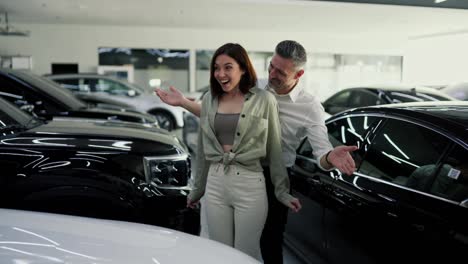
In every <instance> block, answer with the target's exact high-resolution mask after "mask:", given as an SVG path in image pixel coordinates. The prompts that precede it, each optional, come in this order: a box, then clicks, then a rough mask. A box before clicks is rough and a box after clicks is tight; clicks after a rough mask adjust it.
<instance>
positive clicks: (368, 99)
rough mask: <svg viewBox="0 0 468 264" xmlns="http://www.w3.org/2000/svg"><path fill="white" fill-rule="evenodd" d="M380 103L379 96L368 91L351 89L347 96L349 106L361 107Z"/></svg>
mask: <svg viewBox="0 0 468 264" xmlns="http://www.w3.org/2000/svg"><path fill="white" fill-rule="evenodd" d="M377 104H380V99H379V97H378V96H377V95H376V94H374V93H372V92H369V91H353V93H352V95H351V97H350V98H349V107H361V106H369V105H377Z"/></svg>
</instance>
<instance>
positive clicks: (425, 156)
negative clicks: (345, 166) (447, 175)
mask: <svg viewBox="0 0 468 264" xmlns="http://www.w3.org/2000/svg"><path fill="white" fill-rule="evenodd" d="M448 143H449V140H448V139H447V138H446V137H444V136H442V135H440V134H438V133H436V132H434V131H432V130H430V129H428V128H426V127H423V126H419V125H416V124H413V123H410V122H406V121H403V120H397V119H388V120H387V121H386V122H385V124H384V126H383V127H382V128H381V129H380V130H379V131H378V134H377V135H376V136H375V138H374V139H373V140H372V144H371V145H370V147H369V150H368V153H367V154H366V157H365V160H364V161H363V162H362V164H361V167H360V168H359V170H358V171H359V172H360V173H362V174H365V175H368V176H371V177H375V178H380V179H382V180H386V181H390V182H393V183H396V184H399V185H403V186H408V187H411V188H414V189H418V190H421V191H426V187H425V186H423V185H422V184H421V183H415V182H414V180H413V178H414V177H415V175H414V174H413V172H415V170H417V169H418V168H421V167H423V166H427V165H431V166H434V165H436V164H437V163H438V161H439V160H440V158H441V156H442V153H443V151H444V149H445V148H446V146H447V145H448ZM432 171H433V170H432Z"/></svg>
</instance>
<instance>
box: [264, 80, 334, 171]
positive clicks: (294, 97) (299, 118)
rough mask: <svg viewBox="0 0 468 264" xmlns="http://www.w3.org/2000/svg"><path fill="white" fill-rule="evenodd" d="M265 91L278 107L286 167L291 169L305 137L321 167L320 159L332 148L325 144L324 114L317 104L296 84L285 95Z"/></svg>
mask: <svg viewBox="0 0 468 264" xmlns="http://www.w3.org/2000/svg"><path fill="white" fill-rule="evenodd" d="M266 89H267V90H268V91H270V92H271V93H272V94H274V95H275V97H276V100H277V101H278V106H279V119H280V123H281V144H282V150H283V161H284V164H285V166H287V167H291V166H293V165H294V161H295V159H296V149H297V148H298V147H299V144H300V143H301V141H302V139H303V138H304V137H307V138H308V140H309V143H310V145H311V146H312V149H313V155H314V157H315V158H316V159H317V162H318V166H319V167H320V168H321V169H323V168H322V167H321V166H320V159H321V158H322V156H323V155H325V154H326V153H327V152H328V151H330V150H332V149H333V146H332V145H331V144H330V141H329V140H328V133H327V127H326V126H325V122H324V121H325V111H324V110H323V106H322V104H321V103H320V101H319V100H318V99H317V98H316V97H315V96H313V95H311V94H309V93H307V92H306V91H305V90H304V88H303V87H302V85H301V82H299V83H298V84H297V85H296V87H294V89H292V91H291V92H289V93H288V94H284V95H283V94H277V93H276V92H275V90H274V89H273V88H271V87H268V85H267V86H266Z"/></svg>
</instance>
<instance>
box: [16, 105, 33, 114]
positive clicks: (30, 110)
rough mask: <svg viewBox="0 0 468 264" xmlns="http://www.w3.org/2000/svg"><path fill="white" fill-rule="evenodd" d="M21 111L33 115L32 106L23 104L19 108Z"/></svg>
mask: <svg viewBox="0 0 468 264" xmlns="http://www.w3.org/2000/svg"><path fill="white" fill-rule="evenodd" d="M19 108H20V109H21V110H23V111H25V112H27V113H30V114H32V113H34V105H33V104H24V105H22V106H20V107H19Z"/></svg>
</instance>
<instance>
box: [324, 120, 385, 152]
mask: <svg viewBox="0 0 468 264" xmlns="http://www.w3.org/2000/svg"><path fill="white" fill-rule="evenodd" d="M377 120H379V118H378V117H374V116H353V117H346V118H342V119H339V120H336V121H333V122H330V123H329V124H328V125H327V128H328V135H329V139H330V142H331V143H332V145H333V146H334V147H336V146H340V145H348V146H351V145H354V146H358V147H361V146H362V144H363V141H364V138H365V136H366V132H367V130H368V129H369V127H370V125H372V124H373V123H374V122H376V121H377Z"/></svg>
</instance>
